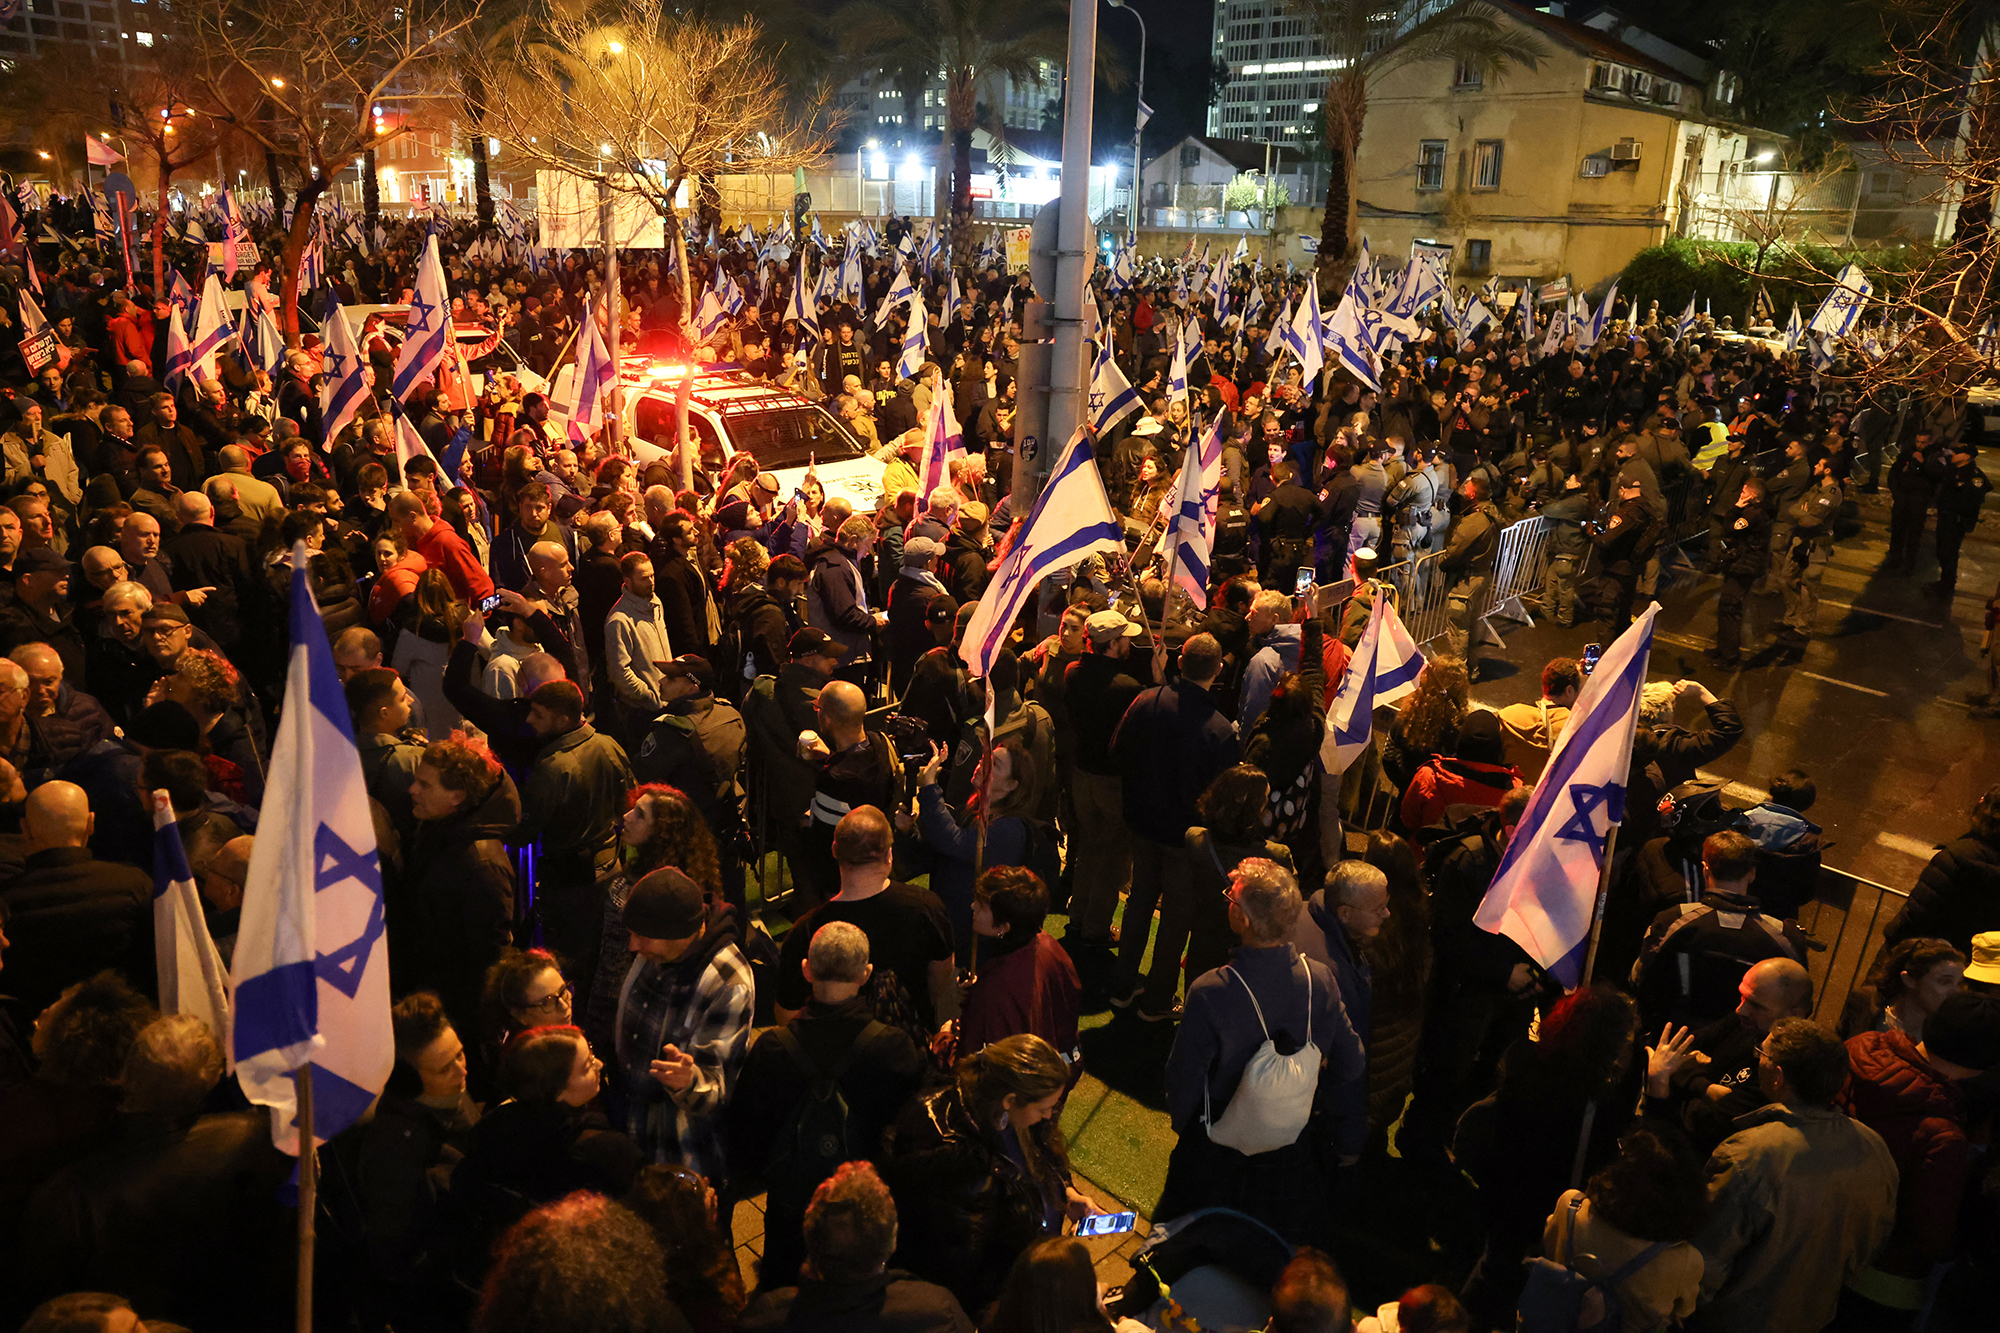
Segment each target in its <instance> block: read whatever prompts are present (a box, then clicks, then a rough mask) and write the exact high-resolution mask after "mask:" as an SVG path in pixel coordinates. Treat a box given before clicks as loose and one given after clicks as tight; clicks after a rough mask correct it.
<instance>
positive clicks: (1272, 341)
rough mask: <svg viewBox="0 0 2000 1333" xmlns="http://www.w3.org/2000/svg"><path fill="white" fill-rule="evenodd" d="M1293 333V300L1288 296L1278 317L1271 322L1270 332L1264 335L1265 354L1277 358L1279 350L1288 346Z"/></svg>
mask: <svg viewBox="0 0 2000 1333" xmlns="http://www.w3.org/2000/svg"><path fill="white" fill-rule="evenodd" d="M1291 331H1292V298H1291V297H1290V296H1289V295H1287V296H1286V297H1285V299H1284V301H1283V302H1281V303H1280V304H1279V306H1278V317H1277V318H1276V319H1274V320H1272V321H1271V330H1270V332H1268V333H1266V334H1265V335H1264V352H1265V355H1267V356H1276V355H1277V354H1278V349H1279V348H1281V347H1284V346H1287V345H1288V341H1287V340H1288V338H1289V335H1290V334H1291Z"/></svg>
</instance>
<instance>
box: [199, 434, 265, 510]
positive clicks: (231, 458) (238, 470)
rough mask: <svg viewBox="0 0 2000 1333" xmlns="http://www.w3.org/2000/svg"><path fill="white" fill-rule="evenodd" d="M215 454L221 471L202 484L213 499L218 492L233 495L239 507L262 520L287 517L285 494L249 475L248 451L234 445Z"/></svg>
mask: <svg viewBox="0 0 2000 1333" xmlns="http://www.w3.org/2000/svg"><path fill="white" fill-rule="evenodd" d="M215 457H216V461H217V462H219V463H221V464H222V471H221V472H219V473H217V474H216V475H215V476H213V477H210V478H209V479H208V480H207V481H206V482H204V483H203V484H202V489H203V490H204V491H206V492H207V493H208V497H209V498H210V499H211V500H213V499H215V498H216V497H217V496H219V495H224V494H228V495H234V496H235V497H236V507H237V508H238V509H240V510H242V511H243V512H244V513H245V514H248V515H249V516H250V517H251V518H254V519H255V520H257V522H259V523H262V522H263V521H264V520H265V519H267V518H275V519H280V520H282V519H283V518H284V517H285V497H284V496H282V495H280V494H278V488H277V487H276V486H273V485H272V484H271V483H270V482H268V481H265V480H264V479H263V478H262V477H256V476H252V475H251V474H250V451H249V450H247V449H245V448H243V447H242V446H241V445H236V444H232V445H229V446H228V447H227V448H225V449H223V450H222V452H221V453H219V454H217V455H216V456H215Z"/></svg>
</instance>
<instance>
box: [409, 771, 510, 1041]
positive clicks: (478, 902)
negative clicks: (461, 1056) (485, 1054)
mask: <svg viewBox="0 0 2000 1333" xmlns="http://www.w3.org/2000/svg"><path fill="white" fill-rule="evenodd" d="M520 818H521V798H520V796H519V795H518V794H517V793H516V791H515V788H514V781H513V779H512V778H509V777H507V776H505V775H504V774H503V775H502V776H501V779H500V782H499V783H498V784H497V785H496V786H495V787H494V788H493V791H492V792H491V793H490V794H489V795H488V796H487V798H486V799H485V800H484V801H483V802H481V803H480V805H479V806H478V807H477V808H476V809H472V810H464V809H461V810H460V811H459V813H457V814H455V815H453V816H451V817H450V818H448V819H437V820H424V821H421V822H419V823H418V825H417V836H416V839H415V841H414V843H413V845H412V846H411V847H410V848H409V850H408V852H407V854H406V855H405V856H404V867H405V869H404V874H403V876H402V883H401V886H400V888H399V890H398V892H397V894H396V897H395V898H394V899H392V900H391V901H390V902H389V904H388V915H389V923H388V924H389V940H390V953H389V967H390V973H391V977H392V979H393V981H394V988H395V991H396V993H397V994H398V995H406V994H408V993H409V992H411V991H417V990H434V991H436V992H437V993H438V997H439V998H440V999H442V1000H443V1001H444V1006H445V1010H446V1012H447V1013H449V1014H450V1015H451V1021H452V1025H453V1026H454V1027H456V1028H458V1030H459V1031H461V1032H477V1031H479V1030H480V1027H481V1024H480V1012H479V997H480V989H481V986H482V984H483V982H484V980H485V977H486V969H487V968H488V967H489V966H491V965H492V964H493V963H494V962H496V961H498V959H499V957H500V953H501V951H502V950H503V949H505V948H506V947H507V945H508V944H510V943H512V942H513V919H514V863H513V860H512V858H511V857H510V856H509V855H508V853H507V846H506V839H507V837H508V836H509V835H510V834H511V833H512V831H513V828H514V825H515V824H516V823H518V822H519V821H520Z"/></svg>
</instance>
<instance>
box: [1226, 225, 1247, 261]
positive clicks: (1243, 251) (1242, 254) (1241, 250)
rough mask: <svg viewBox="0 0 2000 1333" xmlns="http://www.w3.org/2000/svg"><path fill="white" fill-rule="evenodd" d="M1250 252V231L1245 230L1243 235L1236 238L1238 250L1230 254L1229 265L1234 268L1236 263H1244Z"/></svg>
mask: <svg viewBox="0 0 2000 1333" xmlns="http://www.w3.org/2000/svg"><path fill="white" fill-rule="evenodd" d="M1249 253H1250V234H1249V233H1248V232H1245V233H1244V234H1243V235H1241V236H1238V237H1237V238H1236V250H1235V252H1234V253H1233V254H1231V255H1230V256H1229V266H1230V267H1231V268H1234V267H1235V266H1236V265H1238V264H1240V263H1242V262H1243V260H1244V259H1245V258H1246V257H1247V256H1248V255H1249Z"/></svg>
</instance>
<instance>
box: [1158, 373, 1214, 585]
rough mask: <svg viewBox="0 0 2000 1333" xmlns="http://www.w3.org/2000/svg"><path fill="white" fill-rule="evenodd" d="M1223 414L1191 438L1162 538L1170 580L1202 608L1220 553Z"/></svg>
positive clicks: (1170, 582) (1168, 578)
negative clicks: (1217, 517)
mask: <svg viewBox="0 0 2000 1333" xmlns="http://www.w3.org/2000/svg"><path fill="white" fill-rule="evenodd" d="M1226 416H1227V413H1223V412H1218V413H1216V414H1215V420H1214V421H1213V422H1211V423H1210V424H1209V427H1208V429H1207V430H1206V431H1205V432H1203V433H1202V434H1201V436H1200V437H1198V438H1195V439H1191V440H1189V441H1188V448H1187V457H1186V459H1185V460H1184V461H1183V462H1182V464H1181V478H1180V488H1179V491H1178V493H1177V494H1176V495H1175V496H1174V499H1173V502H1172V509H1171V510H1170V511H1169V516H1168V519H1167V528H1166V533H1165V534H1164V536H1163V537H1162V538H1161V542H1162V548H1163V549H1164V551H1165V552H1166V557H1167V580H1168V582H1169V584H1174V585H1178V586H1179V587H1181V588H1183V589H1185V590H1186V592H1187V595H1188V596H1189V597H1190V598H1192V599H1193V600H1194V604H1195V605H1196V606H1200V607H1206V606H1207V605H1208V580H1209V573H1210V561H1211V559H1212V558H1213V556H1214V552H1215V510H1216V505H1217V503H1218V501H1219V500H1220V499H1221V495H1222V423H1223V421H1224V419H1225V418H1226Z"/></svg>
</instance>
